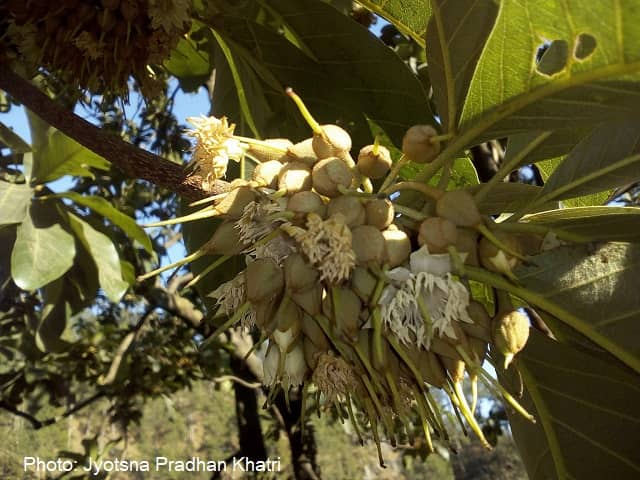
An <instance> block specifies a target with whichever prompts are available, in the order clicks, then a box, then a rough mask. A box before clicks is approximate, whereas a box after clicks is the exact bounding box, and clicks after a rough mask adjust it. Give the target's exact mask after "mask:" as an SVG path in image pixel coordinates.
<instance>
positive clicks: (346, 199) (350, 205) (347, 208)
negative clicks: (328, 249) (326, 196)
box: [327, 195, 365, 228]
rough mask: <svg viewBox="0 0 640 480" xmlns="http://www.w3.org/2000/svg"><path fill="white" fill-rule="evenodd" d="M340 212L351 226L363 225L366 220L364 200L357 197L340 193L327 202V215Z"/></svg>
mask: <svg viewBox="0 0 640 480" xmlns="http://www.w3.org/2000/svg"><path fill="white" fill-rule="evenodd" d="M336 213H340V214H342V215H343V216H344V220H345V223H346V224H347V226H348V227H349V228H353V227H357V226H358V225H362V224H363V223H364V221H365V210H364V207H363V206H362V202H361V201H360V200H359V199H358V198H357V197H352V196H349V195H340V196H338V197H334V198H332V199H331V200H329V203H328V204H327V216H329V217H330V216H332V215H335V214H336Z"/></svg>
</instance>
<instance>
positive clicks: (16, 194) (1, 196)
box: [0, 180, 33, 225]
mask: <svg viewBox="0 0 640 480" xmlns="http://www.w3.org/2000/svg"><path fill="white" fill-rule="evenodd" d="M32 193H33V192H32V190H31V188H29V185H25V184H21V183H9V182H5V181H3V180H0V225H6V224H9V223H20V222H22V220H24V217H25V216H26V215H27V206H28V205H29V201H30V200H31V195H32Z"/></svg>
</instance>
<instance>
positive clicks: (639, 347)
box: [515, 243, 640, 372]
mask: <svg viewBox="0 0 640 480" xmlns="http://www.w3.org/2000/svg"><path fill="white" fill-rule="evenodd" d="M531 261H532V263H531V264H530V265H526V266H521V267H519V268H518V269H517V270H516V271H515V274H516V275H517V277H518V280H519V282H520V284H521V285H522V287H524V288H526V289H527V293H526V295H527V296H528V298H525V300H527V301H529V302H530V303H533V304H537V305H538V306H539V307H540V308H541V309H542V310H546V311H547V312H548V313H550V314H551V315H553V316H555V317H557V318H558V319H559V320H560V321H562V322H563V323H565V324H566V325H567V326H569V327H571V328H573V329H574V330H576V331H578V332H579V333H581V334H582V335H584V336H585V337H587V338H588V339H589V340H591V341H592V342H593V343H595V344H596V345H598V346H599V347H600V348H602V349H604V350H605V351H607V352H609V353H611V354H612V355H613V356H614V357H616V358H618V359H619V360H620V361H622V362H623V363H625V364H626V365H628V366H629V367H631V368H633V369H635V370H636V371H638V372H640V343H638V341H637V338H638V336H640V309H638V296H637V282H636V280H637V277H638V275H639V274H640V245H638V244H637V243H607V244H603V245H592V244H587V245H582V246H576V245H574V246H566V247H559V248H556V249H553V250H550V251H548V252H545V253H543V254H541V255H538V256H536V257H533V258H532V260H531Z"/></svg>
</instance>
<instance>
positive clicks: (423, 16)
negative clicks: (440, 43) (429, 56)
mask: <svg viewBox="0 0 640 480" xmlns="http://www.w3.org/2000/svg"><path fill="white" fill-rule="evenodd" d="M358 3H361V4H362V5H364V6H365V7H367V8H368V9H369V10H371V11H372V12H375V13H377V14H378V15H380V16H381V17H383V18H385V19H386V20H388V21H389V22H390V23H393V24H394V25H395V26H396V28H397V29H398V31H400V32H402V33H404V34H405V35H407V36H408V37H411V38H413V39H414V40H415V41H416V42H417V43H418V44H419V45H422V46H423V47H424V45H425V40H424V37H425V32H426V29H427V22H428V21H429V16H430V15H431V2H430V1H429V0H409V1H407V0H363V1H360V2H358Z"/></svg>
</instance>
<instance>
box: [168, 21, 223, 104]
mask: <svg viewBox="0 0 640 480" xmlns="http://www.w3.org/2000/svg"><path fill="white" fill-rule="evenodd" d="M195 31H197V32H199V33H200V36H201V37H204V38H203V41H202V42H196V41H195V40H194V38H193V37H194V36H196V37H197V35H195V34H194V32H192V34H191V36H190V37H188V38H181V39H180V41H179V42H178V45H177V46H176V48H174V49H173V50H172V51H171V55H170V56H169V58H168V59H167V60H165V62H164V67H165V68H166V69H167V71H168V72H169V73H171V74H172V75H174V76H175V77H177V78H178V79H179V80H180V87H181V88H182V89H183V90H184V91H185V92H195V91H197V90H198V88H200V86H201V85H204V84H205V82H206V81H207V80H208V79H209V77H210V76H211V71H212V68H213V67H212V62H211V59H210V50H211V48H210V46H209V45H208V42H209V41H210V39H209V38H207V37H206V34H203V30H202V29H195ZM209 36H210V35H209Z"/></svg>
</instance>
